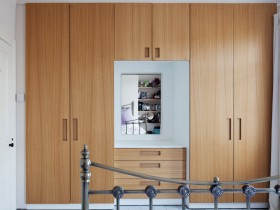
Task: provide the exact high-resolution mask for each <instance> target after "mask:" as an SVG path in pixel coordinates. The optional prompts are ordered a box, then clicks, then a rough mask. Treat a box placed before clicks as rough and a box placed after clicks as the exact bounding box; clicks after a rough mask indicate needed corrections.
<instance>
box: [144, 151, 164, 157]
mask: <svg viewBox="0 0 280 210" xmlns="http://www.w3.org/2000/svg"><path fill="white" fill-rule="evenodd" d="M140 155H143V156H146V155H150V156H160V151H140Z"/></svg>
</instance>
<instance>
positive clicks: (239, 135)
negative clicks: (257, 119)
mask: <svg viewBox="0 0 280 210" xmlns="http://www.w3.org/2000/svg"><path fill="white" fill-rule="evenodd" d="M237 119H238V122H239V127H238V128H239V134H238V140H240V141H241V138H242V124H241V118H237Z"/></svg>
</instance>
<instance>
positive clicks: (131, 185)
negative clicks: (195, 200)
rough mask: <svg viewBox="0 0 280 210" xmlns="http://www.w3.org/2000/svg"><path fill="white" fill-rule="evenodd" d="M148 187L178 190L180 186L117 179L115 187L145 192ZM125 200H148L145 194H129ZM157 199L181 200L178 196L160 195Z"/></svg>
mask: <svg viewBox="0 0 280 210" xmlns="http://www.w3.org/2000/svg"><path fill="white" fill-rule="evenodd" d="M148 185H153V186H154V187H155V188H156V189H178V187H179V186H180V184H174V183H167V182H159V181H153V180H147V179H115V186H121V187H122V188H123V189H124V190H144V189H145V188H146V187H147V186H148ZM124 198H147V196H146V195H145V194H129V195H128V194H127V195H124ZM156 198H180V196H179V195H178V194H160V195H157V197H156Z"/></svg>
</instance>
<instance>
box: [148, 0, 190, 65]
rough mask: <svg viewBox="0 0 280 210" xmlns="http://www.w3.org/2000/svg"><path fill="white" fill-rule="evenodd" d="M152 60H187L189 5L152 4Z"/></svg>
mask: <svg viewBox="0 0 280 210" xmlns="http://www.w3.org/2000/svg"><path fill="white" fill-rule="evenodd" d="M153 59H154V60H189V4H153Z"/></svg>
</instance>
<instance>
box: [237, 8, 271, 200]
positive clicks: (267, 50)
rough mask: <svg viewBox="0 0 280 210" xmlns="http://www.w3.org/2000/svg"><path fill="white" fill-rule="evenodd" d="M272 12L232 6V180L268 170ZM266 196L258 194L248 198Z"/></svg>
mask: <svg viewBox="0 0 280 210" xmlns="http://www.w3.org/2000/svg"><path fill="white" fill-rule="evenodd" d="M275 12H276V5H275V4H237V5H234V126H235V132H234V139H235V141H234V179H235V180H244V179H254V178H261V177H267V176H269V172H270V146H271V145H270V140H271V139H270V137H271V135H270V133H271V106H272V81H273V80H272V73H273V69H272V52H273V50H272V49H273V14H274V13H275ZM256 186H260V187H268V184H264V185H256ZM238 187H241V186H238ZM267 198H268V196H267V195H265V194H259V195H257V196H256V197H254V198H253V199H252V201H259V202H260V201H262V202H264V201H266V202H267ZM234 201H236V202H241V201H244V196H242V195H235V196H234Z"/></svg>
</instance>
